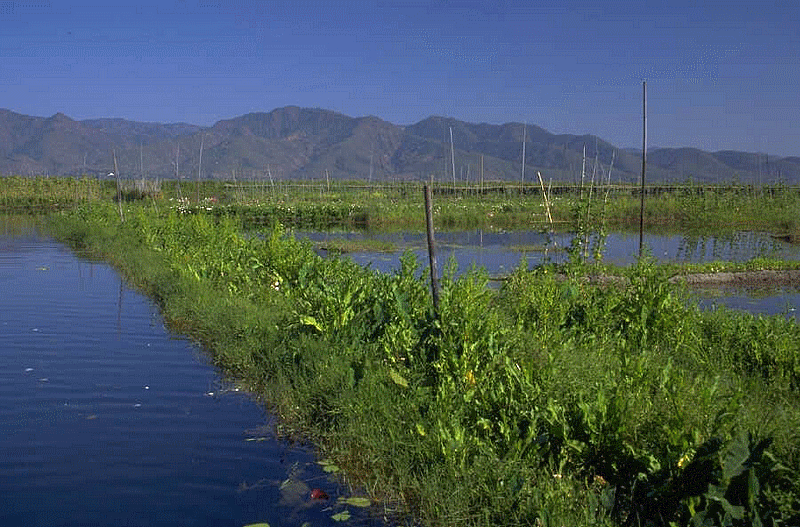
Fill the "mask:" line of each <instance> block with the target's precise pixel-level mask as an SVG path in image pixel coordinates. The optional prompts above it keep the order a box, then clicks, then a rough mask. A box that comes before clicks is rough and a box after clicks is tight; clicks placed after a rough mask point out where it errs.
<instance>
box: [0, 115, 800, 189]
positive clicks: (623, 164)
mask: <svg viewBox="0 0 800 527" xmlns="http://www.w3.org/2000/svg"><path fill="white" fill-rule="evenodd" d="M451 129H452V144H453V147H454V153H453V156H452V157H451V152H450V130H451ZM523 137H524V138H525V180H526V181H532V180H533V178H535V177H536V171H537V170H538V171H541V173H542V177H543V178H545V180H548V181H549V180H551V179H552V180H553V181H563V182H571V181H577V179H579V178H580V173H581V167H583V166H585V168H584V170H585V174H586V177H591V176H592V174H594V175H595V178H596V179H597V178H602V179H603V180H606V179H607V177H608V173H609V172H608V171H609V169H611V181H612V182H614V183H618V182H635V181H638V179H639V177H640V173H641V154H640V153H639V152H637V151H636V150H635V149H631V148H619V147H616V146H614V145H612V144H610V143H608V142H607V141H604V140H602V139H601V138H599V137H596V136H593V135H572V134H552V133H550V132H549V131H547V130H545V129H543V128H540V127H538V126H535V125H523V124H522V123H505V124H500V125H493V124H485V123H480V124H476V123H469V122H464V121H459V120H457V119H454V118H450V117H439V116H432V117H428V118H427V119H423V120H422V121H420V122H418V123H415V124H411V125H408V126H400V125H395V124H392V123H389V122H387V121H384V120H382V119H380V118H378V117H374V116H367V117H349V116H347V115H343V114H340V113H337V112H333V111H330V110H324V109H318V108H299V107H296V106H287V107H284V108H277V109H274V110H272V111H270V112H257V113H249V114H245V115H241V116H239V117H234V118H232V119H225V120H221V121H218V122H217V123H215V124H214V125H213V126H208V127H203V126H197V125H192V124H186V123H170V124H162V123H146V122H137V121H129V120H126V119H87V120H82V121H76V120H73V119H71V118H70V117H68V116H66V115H64V114H62V113H57V114H55V115H53V116H51V117H32V116H29V115H23V114H18V113H15V112H12V111H10V110H4V109H0V174H2V175H43V174H50V175H80V174H88V175H95V176H104V175H106V174H108V172H110V171H111V170H112V167H113V161H112V159H113V158H112V152H113V153H114V154H115V155H116V156H117V162H118V165H119V170H120V172H121V173H122V175H123V177H131V178H133V177H142V176H144V177H150V178H153V177H160V178H174V177H181V178H191V179H193V178H195V177H197V175H198V169H199V170H200V177H202V178H224V179H231V178H237V179H262V178H267V177H273V178H280V179H321V178H325V177H330V178H335V179H358V180H369V179H372V180H375V181H380V180H389V179H426V180H427V179H429V178H430V177H431V176H433V177H435V178H436V179H437V180H443V181H451V180H452V179H453V158H455V178H456V179H457V180H458V181H470V182H477V181H478V179H479V177H480V171H481V167H483V174H484V178H485V180H487V181H488V180H510V181H519V180H520V179H521V177H522V170H521V160H522V141H523ZM201 143H202V152H203V153H202V164H201V163H200V150H201ZM584 148H585V164H584ZM612 160H613V167H612ZM647 161H648V172H647V173H648V180H649V181H651V182H683V181H686V180H689V179H691V180H693V181H696V182H706V183H708V182H719V181H724V182H731V181H739V182H742V183H778V182H781V183H786V184H798V183H800V157H783V158H779V157H775V156H766V155H765V154H758V153H748V152H737V151H719V152H705V151H703V150H698V149H695V148H654V149H652V150H648V155H647Z"/></svg>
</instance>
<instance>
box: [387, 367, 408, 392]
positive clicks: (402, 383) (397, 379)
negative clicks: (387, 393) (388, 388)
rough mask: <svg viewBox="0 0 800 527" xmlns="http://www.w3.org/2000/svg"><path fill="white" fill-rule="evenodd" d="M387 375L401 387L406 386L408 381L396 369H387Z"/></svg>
mask: <svg viewBox="0 0 800 527" xmlns="http://www.w3.org/2000/svg"><path fill="white" fill-rule="evenodd" d="M389 377H391V378H392V380H393V381H394V383H395V384H397V385H399V386H402V387H403V388H408V381H407V380H405V378H404V377H403V376H402V375H400V374H399V373H397V372H396V371H394V370H389Z"/></svg>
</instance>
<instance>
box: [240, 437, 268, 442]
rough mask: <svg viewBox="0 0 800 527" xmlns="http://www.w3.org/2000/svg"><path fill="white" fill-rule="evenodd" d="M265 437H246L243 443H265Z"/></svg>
mask: <svg viewBox="0 0 800 527" xmlns="http://www.w3.org/2000/svg"><path fill="white" fill-rule="evenodd" d="M266 440H267V438H266V437H248V438H247V439H245V441H266Z"/></svg>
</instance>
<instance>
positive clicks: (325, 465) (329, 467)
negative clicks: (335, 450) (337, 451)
mask: <svg viewBox="0 0 800 527" xmlns="http://www.w3.org/2000/svg"><path fill="white" fill-rule="evenodd" d="M318 463H319V464H320V465H321V466H322V470H324V471H325V472H331V473H333V472H339V467H338V466H336V465H334V463H333V461H331V460H330V459H323V460H322V461H319V462H318Z"/></svg>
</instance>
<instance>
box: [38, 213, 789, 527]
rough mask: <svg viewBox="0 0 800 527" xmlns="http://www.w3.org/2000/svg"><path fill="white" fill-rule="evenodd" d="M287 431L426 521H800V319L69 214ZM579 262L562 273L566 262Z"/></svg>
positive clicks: (651, 285)
mask: <svg viewBox="0 0 800 527" xmlns="http://www.w3.org/2000/svg"><path fill="white" fill-rule="evenodd" d="M53 218H54V221H53V222H52V228H53V230H54V232H56V233H57V234H58V236H59V237H60V238H61V239H64V240H66V241H68V242H69V243H71V244H72V245H73V246H74V247H76V248H78V249H80V250H83V251H87V252H88V253H89V254H92V255H94V256H97V257H102V258H104V259H108V260H109V261H111V262H112V263H114V265H116V266H117V267H118V268H120V269H121V270H122V272H123V273H124V274H125V275H126V276H128V277H129V278H130V280H131V281H132V282H134V283H136V284H138V285H139V286H140V287H141V288H142V289H143V290H144V291H145V292H146V293H147V294H149V295H150V296H152V297H153V298H155V299H156V300H157V301H158V302H159V303H160V305H161V306H162V309H163V311H164V313H165V316H166V318H167V319H168V320H169V321H170V322H171V324H172V325H173V327H174V328H175V329H176V330H178V331H181V332H185V333H187V334H189V335H192V336H193V337H194V338H196V339H197V340H198V341H199V342H201V343H202V344H203V345H204V346H205V347H206V349H208V350H209V352H210V353H211V355H212V357H213V359H214V361H215V363H216V364H217V365H218V366H219V367H220V368H221V369H222V370H223V371H224V372H226V373H227V374H228V375H230V376H231V377H232V378H234V379H238V380H239V382H241V383H243V384H246V385H248V386H249V387H250V388H251V389H253V390H254V391H256V392H257V393H259V394H261V395H262V396H263V397H264V400H265V401H266V402H267V403H268V404H269V406H270V408H271V409H272V410H273V411H274V412H275V413H276V414H277V415H278V416H279V417H280V429H281V431H282V432H283V433H285V434H287V435H299V436H302V437H304V438H307V439H309V440H311V441H313V442H314V443H315V444H317V445H319V447H320V449H322V450H323V451H324V452H325V455H326V456H327V457H329V458H330V459H331V460H333V462H335V464H336V465H337V466H339V467H341V468H342V469H343V470H344V473H345V474H346V475H347V477H348V478H349V480H350V482H351V483H352V484H354V485H358V486H360V487H361V488H363V489H366V491H367V492H368V493H369V494H370V495H371V496H372V498H373V499H374V500H375V501H376V502H383V503H384V504H386V507H387V511H388V512H391V511H395V512H397V513H398V514H399V515H401V516H402V515H405V514H412V515H414V516H415V517H417V518H419V520H420V521H421V522H422V523H423V524H426V525H515V524H527V525H664V526H672V525H742V526H744V525H797V524H798V522H800V472H798V469H797V467H798V466H800V328H798V326H797V325H796V324H794V323H792V322H789V321H786V320H784V319H782V318H775V317H753V316H749V315H741V314H734V313H731V312H728V311H726V310H717V311H712V312H700V311H699V310H697V309H696V308H693V307H687V306H689V304H688V303H687V302H686V301H685V299H684V297H683V295H684V294H685V293H683V292H682V291H681V290H680V289H677V288H676V287H675V286H672V285H670V284H669V283H668V282H667V275H666V273H665V272H664V271H663V270H662V269H658V268H656V267H654V266H652V265H650V264H649V263H648V262H642V263H641V264H639V265H637V266H635V267H632V268H630V269H627V270H625V271H624V272H625V274H626V276H627V278H628V280H629V286H627V287H613V286H609V287H598V286H593V285H590V284H588V283H587V282H585V281H584V280H582V279H581V275H582V273H583V272H585V268H584V267H583V266H582V264H580V262H573V263H571V264H570V265H568V266H567V267H566V268H564V269H556V268H553V267H543V268H540V269H538V270H536V271H534V272H529V271H526V270H518V271H517V272H515V273H514V274H513V275H512V276H511V277H510V278H509V279H508V280H507V281H506V282H505V284H504V285H503V287H502V288H501V289H500V290H499V291H493V290H491V289H489V288H487V287H486V282H487V277H486V275H485V273H483V272H482V271H480V270H473V271H471V272H468V273H466V274H464V275H462V276H460V277H455V276H454V273H453V269H452V267H450V270H449V271H448V272H446V273H445V276H444V277H443V279H442V280H441V285H442V291H441V303H440V310H439V313H438V316H436V314H434V313H433V312H432V308H431V298H430V291H429V288H428V284H427V282H426V279H425V277H426V276H427V275H426V274H425V273H422V277H423V278H419V276H420V273H419V269H418V265H419V264H418V262H416V261H415V259H414V257H413V256H412V255H410V254H406V255H404V256H403V257H402V265H401V268H400V269H399V270H398V271H397V272H395V273H393V274H390V275H384V274H380V273H376V272H373V271H370V270H366V269H363V268H361V267H359V266H357V265H355V264H353V263H351V262H349V261H347V260H342V259H338V258H330V259H322V258H320V257H318V256H316V255H315V253H314V252H313V250H312V248H311V246H310V244H308V243H304V242H299V241H297V240H295V239H293V238H291V237H287V236H285V235H284V231H283V230H282V228H281V227H280V225H278V224H275V225H274V226H273V227H272V228H271V229H270V230H269V231H267V232H266V234H265V236H264V237H263V238H261V237H257V236H243V235H242V234H241V232H242V223H241V222H240V221H239V220H238V219H237V218H235V217H228V216H224V217H218V216H215V215H213V214H210V213H206V214H204V213H199V211H198V212H197V213H195V214H188V215H187V214H181V213H180V212H178V211H176V210H165V209H164V208H159V209H157V208H156V207H154V206H153V205H152V204H147V203H146V202H145V203H144V204H143V205H142V206H138V205H135V206H134V205H131V206H128V207H127V210H126V212H125V218H126V221H125V222H121V221H120V219H119V215H118V213H117V209H116V207H115V206H114V204H113V203H106V204H93V205H92V206H91V207H79V208H77V209H74V210H72V211H69V212H64V213H61V214H59V215H58V216H54V217H53ZM557 271H559V272H562V271H565V272H566V273H567V274H566V280H563V279H557V278H556V277H555V275H556V272H557Z"/></svg>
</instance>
